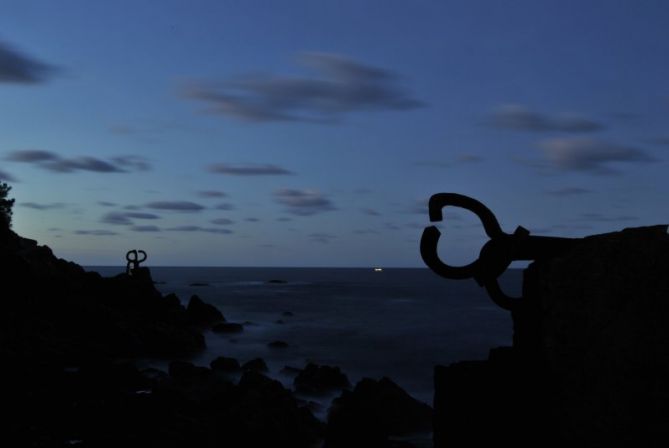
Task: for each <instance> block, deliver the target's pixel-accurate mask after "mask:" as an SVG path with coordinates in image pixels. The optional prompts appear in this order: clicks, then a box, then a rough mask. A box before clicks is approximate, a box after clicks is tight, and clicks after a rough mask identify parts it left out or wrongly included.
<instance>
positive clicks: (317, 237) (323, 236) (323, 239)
mask: <svg viewBox="0 0 669 448" xmlns="http://www.w3.org/2000/svg"><path fill="white" fill-rule="evenodd" d="M308 236H309V239H310V240H311V241H314V242H317V243H322V244H328V243H330V242H331V241H332V240H334V239H336V238H337V236H336V235H332V234H330V233H321V232H316V233H310V234H309V235H308Z"/></svg>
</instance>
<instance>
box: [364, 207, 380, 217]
mask: <svg viewBox="0 0 669 448" xmlns="http://www.w3.org/2000/svg"><path fill="white" fill-rule="evenodd" d="M362 212H363V213H364V214H365V215H369V216H381V213H379V212H378V211H377V210H374V209H373V208H363V209H362Z"/></svg>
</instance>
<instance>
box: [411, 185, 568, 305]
mask: <svg viewBox="0 0 669 448" xmlns="http://www.w3.org/2000/svg"><path fill="white" fill-rule="evenodd" d="M447 206H452V207H459V208H464V209H465V210H469V211H471V212H472V213H474V214H475V215H476V216H478V218H479V219H480V220H481V223H482V224H483V229H484V230H485V233H486V234H487V235H488V236H489V237H490V240H489V241H488V242H487V243H486V244H485V245H484V246H483V247H482V248H481V253H480V254H479V258H478V259H477V260H475V261H473V262H472V263H470V264H468V265H465V266H449V265H447V264H446V263H444V262H443V261H441V259H440V258H439V255H438V254H437V244H438V243H439V237H440V236H441V232H439V229H437V228H436V227H435V226H429V227H426V228H425V230H424V231H423V236H422V237H421V240H420V254H421V256H422V257H423V261H424V262H425V264H426V265H427V266H428V267H429V268H430V269H432V270H433V271H434V272H435V273H437V274H439V275H440V276H442V277H445V278H451V279H465V278H474V280H476V282H477V283H478V284H479V286H482V287H484V288H485V289H486V291H487V292H488V295H489V296H490V298H491V299H492V300H493V302H495V303H496V304H497V305H498V306H500V307H502V308H504V309H506V310H513V309H514V308H515V307H516V306H517V305H518V303H519V302H520V299H514V298H512V297H509V296H507V295H506V294H505V293H504V292H503V291H502V289H501V288H500V286H499V283H498V281H497V278H498V277H499V276H500V275H502V273H504V271H505V270H506V269H507V268H508V267H509V265H510V264H511V262H512V261H515V260H539V259H545V258H548V257H553V256H555V255H558V254H559V253H561V252H563V251H564V250H566V249H567V248H569V247H571V246H572V245H573V244H574V243H575V242H577V241H579V240H580V239H578V238H554V237H545V236H530V232H529V230H527V229H525V228H523V227H521V226H518V227H517V228H516V230H515V232H513V234H508V233H504V232H503V231H502V228H501V227H500V225H499V223H498V222H497V218H495V215H494V214H493V213H492V212H491V211H490V209H488V207H486V206H485V205H483V204H482V203H481V202H479V201H477V200H476V199H473V198H470V197H468V196H464V195H461V194H457V193H438V194H435V195H433V196H432V197H431V198H430V203H429V214H430V221H432V222H438V221H442V220H443V214H442V209H443V208H444V207H447Z"/></svg>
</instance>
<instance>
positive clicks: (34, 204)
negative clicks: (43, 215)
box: [18, 202, 66, 210]
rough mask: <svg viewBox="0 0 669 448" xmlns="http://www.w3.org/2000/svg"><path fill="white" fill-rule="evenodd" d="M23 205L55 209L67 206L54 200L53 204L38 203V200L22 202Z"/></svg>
mask: <svg viewBox="0 0 669 448" xmlns="http://www.w3.org/2000/svg"><path fill="white" fill-rule="evenodd" d="M18 205H20V206H21V207H25V208H32V209H33V210H53V209H58V208H65V207H66V205H65V204H63V203H62V202H54V203H51V204H38V203H36V202H21V203H20V204H18Z"/></svg>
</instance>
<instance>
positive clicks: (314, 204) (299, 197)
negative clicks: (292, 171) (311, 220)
mask: <svg viewBox="0 0 669 448" xmlns="http://www.w3.org/2000/svg"><path fill="white" fill-rule="evenodd" d="M274 198H275V199H276V201H277V202H278V203H280V204H283V205H285V206H287V207H288V211H289V212H290V213H293V214H295V215H300V216H310V215H314V214H316V213H320V212H326V211H330V210H335V207H334V206H333V205H332V202H330V200H329V199H327V198H326V197H325V196H323V195H322V194H321V193H319V192H317V191H313V190H294V189H290V188H284V189H280V190H277V191H275V192H274Z"/></svg>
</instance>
